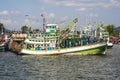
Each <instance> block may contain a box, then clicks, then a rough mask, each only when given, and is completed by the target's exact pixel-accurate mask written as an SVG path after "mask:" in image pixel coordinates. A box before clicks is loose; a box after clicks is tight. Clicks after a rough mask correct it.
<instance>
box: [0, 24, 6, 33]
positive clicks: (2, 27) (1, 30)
mask: <svg viewBox="0 0 120 80" xmlns="http://www.w3.org/2000/svg"><path fill="white" fill-rule="evenodd" d="M4 32H5V28H4V25H3V23H0V33H4Z"/></svg>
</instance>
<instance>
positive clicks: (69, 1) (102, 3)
mask: <svg viewBox="0 0 120 80" xmlns="http://www.w3.org/2000/svg"><path fill="white" fill-rule="evenodd" d="M44 2H46V3H48V4H52V5H59V6H67V7H75V8H76V9H77V10H78V11H85V10H86V9H90V8H111V7H120V1H119V0H44Z"/></svg>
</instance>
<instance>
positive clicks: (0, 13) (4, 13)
mask: <svg viewBox="0 0 120 80" xmlns="http://www.w3.org/2000/svg"><path fill="white" fill-rule="evenodd" d="M8 14H9V12H8V11H7V10H4V11H1V12H0V15H1V16H6V15H8Z"/></svg>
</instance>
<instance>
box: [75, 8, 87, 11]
mask: <svg viewBox="0 0 120 80" xmlns="http://www.w3.org/2000/svg"><path fill="white" fill-rule="evenodd" d="M86 10H87V8H79V9H77V11H86Z"/></svg>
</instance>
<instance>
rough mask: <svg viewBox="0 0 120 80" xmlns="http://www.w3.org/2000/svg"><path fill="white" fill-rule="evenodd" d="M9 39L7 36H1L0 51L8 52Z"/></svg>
mask: <svg viewBox="0 0 120 80" xmlns="http://www.w3.org/2000/svg"><path fill="white" fill-rule="evenodd" d="M7 43H8V38H7V35H1V36H0V51H7V50H8V46H7Z"/></svg>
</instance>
